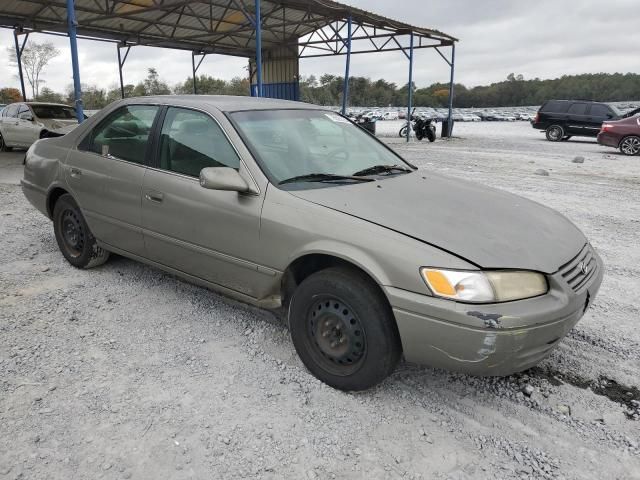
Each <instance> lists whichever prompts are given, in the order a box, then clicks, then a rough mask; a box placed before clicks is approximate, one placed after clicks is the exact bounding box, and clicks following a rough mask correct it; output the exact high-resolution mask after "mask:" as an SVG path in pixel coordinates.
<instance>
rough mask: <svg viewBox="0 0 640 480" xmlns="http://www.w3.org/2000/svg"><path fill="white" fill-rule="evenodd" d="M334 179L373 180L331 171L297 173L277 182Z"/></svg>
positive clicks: (325, 180) (280, 183) (327, 180)
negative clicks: (336, 173)
mask: <svg viewBox="0 0 640 480" xmlns="http://www.w3.org/2000/svg"><path fill="white" fill-rule="evenodd" d="M334 180H353V181H356V182H373V181H374V180H373V178H361V177H356V176H352V175H335V174H333V173H308V174H306V175H298V176H297V177H291V178H287V179H286V180H282V181H281V182H279V183H278V185H284V184H285V183H295V182H330V181H334Z"/></svg>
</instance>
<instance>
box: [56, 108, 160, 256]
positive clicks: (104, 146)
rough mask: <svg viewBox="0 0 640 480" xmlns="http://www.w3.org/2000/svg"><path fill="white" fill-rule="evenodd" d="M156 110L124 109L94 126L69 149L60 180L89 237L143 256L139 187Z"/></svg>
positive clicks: (140, 194) (119, 109) (143, 173)
mask: <svg viewBox="0 0 640 480" xmlns="http://www.w3.org/2000/svg"><path fill="white" fill-rule="evenodd" d="M159 111H160V107H159V106H156V105H126V106H123V107H121V108H118V109H117V110H115V111H114V112H112V113H111V114H109V115H108V116H107V117H106V118H105V119H104V120H102V121H101V122H99V123H98V124H97V125H96V127H94V128H93V129H92V130H91V131H90V132H89V133H88V134H87V135H86V136H85V137H84V138H83V140H82V141H81V142H80V144H79V145H78V148H77V149H72V150H71V151H70V152H69V156H68V159H67V162H66V165H65V169H66V172H65V176H66V180H67V183H68V185H69V187H70V188H71V190H72V193H73V195H74V197H75V199H76V201H77V202H78V204H79V205H80V208H81V209H82V212H83V214H84V215H85V218H86V220H87V223H88V224H89V228H90V229H91V231H92V232H93V234H94V235H95V237H96V238H97V239H98V240H100V241H101V242H103V243H105V244H107V245H108V246H110V247H112V248H115V249H120V250H123V251H124V252H125V253H131V254H134V255H139V256H144V254H145V248H144V238H143V236H142V226H141V206H140V204H141V199H142V182H143V178H144V175H145V170H146V158H147V156H148V155H149V154H150V152H151V147H150V140H151V138H152V135H151V131H152V129H153V127H154V122H155V119H156V117H157V114H158V112H159Z"/></svg>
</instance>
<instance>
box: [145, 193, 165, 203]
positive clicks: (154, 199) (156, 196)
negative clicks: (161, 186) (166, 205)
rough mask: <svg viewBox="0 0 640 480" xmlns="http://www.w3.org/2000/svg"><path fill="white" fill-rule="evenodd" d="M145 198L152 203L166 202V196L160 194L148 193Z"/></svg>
mask: <svg viewBox="0 0 640 480" xmlns="http://www.w3.org/2000/svg"><path fill="white" fill-rule="evenodd" d="M144 198H146V199H147V200H148V201H150V202H155V203H162V200H164V195H163V194H162V193H160V192H147V193H146V194H145V195H144Z"/></svg>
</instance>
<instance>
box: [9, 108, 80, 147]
mask: <svg viewBox="0 0 640 480" xmlns="http://www.w3.org/2000/svg"><path fill="white" fill-rule="evenodd" d="M77 126H78V120H77V119H76V110H75V108H73V107H70V106H68V105H63V104H59V103H43V102H20V103H12V104H10V105H7V106H6V107H4V109H2V111H0V151H5V150H11V149H12V148H28V147H30V146H31V145H32V144H33V142H35V141H36V140H38V139H40V138H45V137H59V136H62V135H65V134H66V133H69V132H70V131H71V130H73V129H74V128H75V127H77Z"/></svg>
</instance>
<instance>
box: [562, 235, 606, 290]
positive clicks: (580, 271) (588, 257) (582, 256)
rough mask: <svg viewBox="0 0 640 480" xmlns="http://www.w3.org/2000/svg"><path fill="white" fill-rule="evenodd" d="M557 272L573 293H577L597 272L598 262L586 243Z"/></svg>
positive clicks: (591, 248) (590, 247)
mask: <svg viewBox="0 0 640 480" xmlns="http://www.w3.org/2000/svg"><path fill="white" fill-rule="evenodd" d="M583 266H584V267H586V268H583ZM585 270H586V271H585ZM559 271H560V274H561V275H562V278H564V279H565V281H566V282H567V283H568V284H569V286H570V287H571V288H572V289H573V291H574V292H576V293H577V292H579V291H580V290H581V289H582V288H583V287H584V286H585V285H587V284H588V283H589V280H591V279H592V278H593V277H594V276H595V274H596V273H597V271H598V262H597V260H596V255H595V251H594V250H593V247H592V246H591V245H590V244H588V243H587V244H586V245H585V246H584V248H583V249H582V250H581V251H580V253H579V254H578V255H576V256H575V257H574V258H573V259H572V260H570V261H569V262H567V263H565V264H564V265H563V266H561V267H560V270H559Z"/></svg>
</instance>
